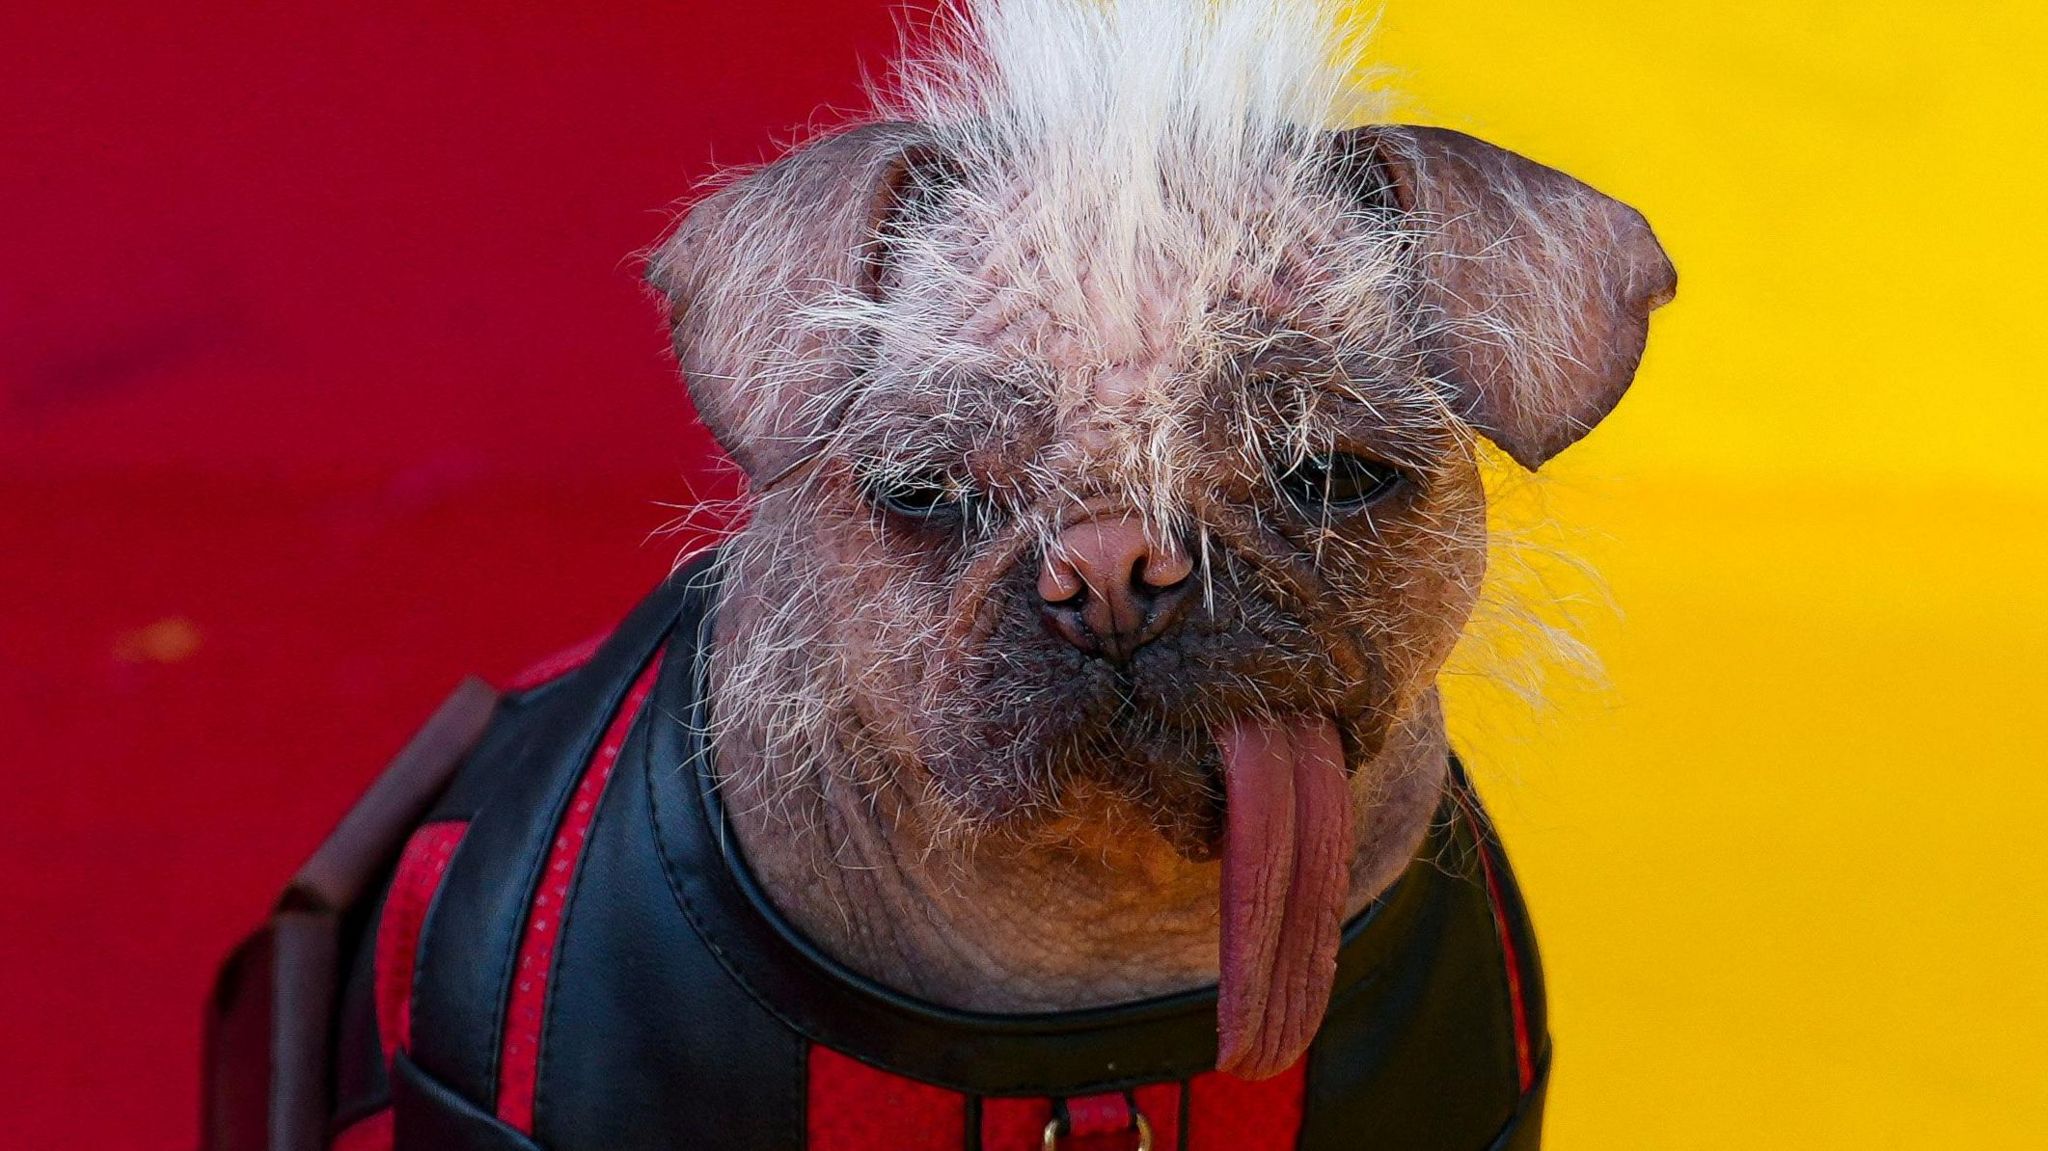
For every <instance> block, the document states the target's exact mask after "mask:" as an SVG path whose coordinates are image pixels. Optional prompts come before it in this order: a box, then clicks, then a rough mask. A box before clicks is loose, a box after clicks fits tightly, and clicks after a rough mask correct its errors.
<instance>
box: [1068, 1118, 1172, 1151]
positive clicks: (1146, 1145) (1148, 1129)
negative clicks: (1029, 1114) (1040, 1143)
mask: <svg viewBox="0 0 2048 1151" xmlns="http://www.w3.org/2000/svg"><path fill="white" fill-rule="evenodd" d="M1131 1118H1133V1119H1135V1120H1137V1121H1138V1149H1137V1151H1152V1125H1151V1124H1150V1123H1147V1122H1146V1121H1145V1116H1144V1114H1143V1113H1142V1112H1140V1111H1139V1110H1138V1109H1137V1108H1135V1107H1133V1108H1131ZM1059 1148H1060V1117H1059V1116H1057V1115H1055V1116H1053V1117H1052V1118H1050V1119H1048V1120H1046V1121H1045V1151H1059Z"/></svg>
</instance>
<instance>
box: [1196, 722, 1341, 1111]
mask: <svg viewBox="0 0 2048 1151" xmlns="http://www.w3.org/2000/svg"><path fill="white" fill-rule="evenodd" d="M1217 743H1218V744H1219V745H1220V746H1221V748H1222V750H1223V780H1224V787H1225V789H1226V794H1227V795H1228V797H1229V806H1228V807H1227V808H1226V810H1225V814H1224V834H1223V941H1222V943H1223V947H1222V952H1223V955H1222V972H1221V979H1220V985H1219V987H1218V1001H1217V1006H1216V1024H1217V1031H1218V1037H1217V1056H1216V1066H1217V1067H1218V1068H1220V1069H1222V1070H1224V1071H1228V1072H1231V1073H1232V1074H1235V1075H1238V1076H1241V1077H1243V1078H1246V1079H1263V1078H1265V1077H1267V1076H1270V1075H1277V1074H1279V1073H1280V1072H1282V1071H1284V1070H1286V1069H1287V1067H1288V1066H1289V1065H1290V1064H1292V1063H1293V1062H1294V1061H1295V1060H1296V1059H1297V1058H1299V1057H1300V1056H1301V1053H1302V1052H1303V1051H1306V1050H1308V1044H1309V1040H1311V1039H1313V1038H1315V1033H1316V1028H1317V1027H1319V1026H1320V1025H1321V1024H1322V1021H1323V1011H1324V1010H1325V1009H1326V1008H1327V1007H1328V1006H1329V1003H1330V985H1331V983H1332V982H1333V981H1334V980H1335V978H1336V974H1337V935H1338V928H1339V926H1340V923H1341V921H1342V919H1343V917H1344V903H1345V899H1346V897H1347V896H1348V895H1349V893H1350V887H1351V882H1350V880H1351V871H1350V863H1351V797H1350V792H1349V789H1348V788H1346V786H1345V782H1344V748H1343V744H1342V742H1341V741H1339V739H1338V738H1337V728H1336V725H1335V724H1333V723H1331V722H1330V720H1329V719H1327V718H1324V717H1320V716H1314V717H1309V716H1304V717H1298V718H1294V719H1288V720H1279V721H1267V722H1250V721H1247V722H1241V723H1238V724H1236V725H1234V726H1233V727H1231V728H1230V729H1229V730H1228V731H1225V732H1222V733H1220V734H1219V736H1218V738H1217Z"/></svg>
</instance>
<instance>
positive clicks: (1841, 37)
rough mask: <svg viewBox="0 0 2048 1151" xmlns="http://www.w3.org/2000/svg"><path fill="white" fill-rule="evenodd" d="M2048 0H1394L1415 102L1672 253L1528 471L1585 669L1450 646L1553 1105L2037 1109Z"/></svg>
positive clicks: (1387, 53)
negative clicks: (1565, 429) (1563, 445)
mask: <svg viewBox="0 0 2048 1151" xmlns="http://www.w3.org/2000/svg"><path fill="white" fill-rule="evenodd" d="M2044 7H2048V6H2043V5H2038V4H2017V3H2015V4H1952V5H1913V4H1900V3H1866V4H1847V3H1844V4H1822V3H1814V2H1804V3H1726V4H1715V5H1704V4H1682V3H1647V2H1640V0H1638V2H1626V3H1625V2H1618V0H1608V2H1599V3H1571V4H1567V3H1557V2H1540V0H1503V2H1478V0H1426V2H1425V0H1391V2H1390V3H1389V4H1388V5H1387V6H1386V8H1385V10H1384V14H1383V15H1382V17H1381V20H1380V30H1379V33H1378V35H1377V38H1376V44H1377V48H1376V51H1375V53H1374V55H1375V57H1376V58H1377V59H1378V60H1380V61H1381V62H1382V63H1384V64H1385V65H1387V66H1388V67H1390V68H1391V69H1393V76H1392V81H1393V84H1394V86H1395V87H1396V89H1397V90H1398V91H1399V92H1400V93H1401V94H1402V95H1401V97H1400V102H1399V104H1398V106H1397V107H1398V111H1400V112H1401V113H1402V114H1403V115H1404V116H1405V117H1406V118H1409V119H1416V120H1421V121H1423V122H1429V123H1437V124H1443V125H1446V126H1450V127H1456V128H1460V129H1463V130H1466V131H1470V132H1473V133H1475V134H1478V135H1481V136H1485V137H1487V138H1489V139H1491V140H1493V141H1495V142H1496V143H1500V144H1502V145H1505V146H1507V147H1511V148H1514V149H1516V150H1517V151H1521V152H1523V153H1525V154H1527V155H1530V156H1532V157H1534V158H1536V159H1539V160H1542V161H1544V162H1546V163H1549V164H1552V165H1555V166H1557V167H1561V168H1564V169H1565V170H1567V171H1570V172H1572V173H1573V174H1575V175H1578V176H1580V177H1581V178H1583V179H1586V180H1588V181H1589V182H1591V183H1593V184H1594V185H1595V186H1597V187H1600V188H1601V189H1603V190H1605V191H1608V192H1610V193H1612V194H1614V195H1616V196H1618V197H1620V198H1621V199H1624V200H1626V201H1628V202H1630V203H1632V204H1635V205H1636V206H1638V207H1639V208H1641V209H1642V210H1643V211H1644V213H1645V214H1646V215H1647V216H1648V217H1649V218H1650V220H1651V222H1652V223H1653V224H1654V225H1655V227H1656V229H1657V231H1658V233H1659V235H1660V236H1661V237H1662V239H1663V240H1664V242H1665V245H1666V247H1667V248H1668V249H1669V250H1670V252H1671V253H1672V255H1673V257H1674V259H1675V261H1676V263H1677V265H1678V267H1679V272H1680V288H1679V295H1678V301H1677V303H1676V304H1674V305H1673V306H1671V307H1670V308H1667V309H1666V310H1665V311H1664V312H1662V313H1660V314H1659V317H1658V319H1657V320H1656V322H1655V324H1654V325H1653V330H1652V336H1651V344H1650V353H1649V357H1648V359H1647V361H1646V362H1645V366H1644V369H1643V372H1642V374H1641V376H1640V377H1639V378H1638V380H1637V383H1636V386H1635V389H1634V391H1633V392H1632V394H1631V395H1630V396H1629V398H1628V399H1627V400H1626V401H1625V402H1624V403H1623V404H1622V406H1621V408H1620V409H1619V410H1618V411H1617V412H1616V413H1615V415H1614V416H1613V417H1612V418H1611V419H1610V420H1609V421H1608V422H1607V423H1606V424H1605V425H1603V426H1602V427H1601V428H1600V429H1599V430H1598V431H1596V432H1595V433H1594V435H1593V436H1592V437H1591V438H1590V439H1588V440H1587V441H1585V442H1584V443H1583V444H1581V445H1580V446H1579V447H1577V448H1575V449H1573V450H1572V451H1570V452H1568V453H1567V454H1566V455H1565V456H1564V457H1563V458H1562V459H1560V460H1559V461H1557V462H1556V463H1555V464H1553V465H1552V466H1551V467H1550V468H1546V469H1545V477H1546V478H1545V479H1544V480H1543V481H1542V482H1541V483H1540V484H1539V485H1537V489H1536V493H1535V494H1536V496H1540V499H1536V498H1534V497H1530V496H1527V495H1526V494H1517V495H1515V497H1514V498H1513V500H1511V501H1510V504H1511V506H1510V507H1509V508H1508V511H1507V515H1508V517H1509V518H1510V519H1516V520H1518V521H1522V522H1524V524H1525V525H1526V521H1527V520H1528V519H1529V517H1530V516H1532V515H1537V514H1547V515H1548V516H1550V517H1554V519H1555V520H1556V521H1557V523H1559V524H1563V525H1567V526H1565V527H1562V528H1558V527H1545V526H1543V525H1541V524H1538V525H1537V527H1536V529H1535V533H1536V534H1537V535H1539V536H1546V535H1547V536H1548V537H1550V538H1549V539H1547V540H1546V542H1557V541H1560V540H1561V541H1563V542H1564V544H1565V546H1566V547H1568V548H1569V550H1570V551H1572V552H1573V553H1574V554H1576V555H1578V556H1580V557H1582V558H1584V559H1585V560H1587V561H1589V562H1590V564H1591V565H1592V566H1593V567H1594V568H1596V569H1597V570H1598V571H1599V573H1600V576H1601V580H1602V583H1604V586H1605V588H1606V594H1607V596H1608V597H1609V598H1610V599H1611V600H1612V603H1613V607H1611V608H1609V607H1601V606H1592V607H1588V608H1583V609H1581V610H1578V611H1576V612H1574V613H1573V614H1575V615H1576V616H1577V618H1578V619H1579V621H1580V626H1579V633H1580V634H1581V635H1582V636H1583V637H1584V638H1585V639H1586V640H1587V641H1588V642H1589V643H1590V645H1591V646H1592V647H1593V648H1594V649H1595V650H1596V651H1597V652H1598V653H1599V655H1600V657H1601V660H1602V662H1603V663H1604V665H1605V669H1606V682H1605V684H1604V685H1602V686H1598V687H1593V686H1587V685H1586V684H1584V683H1582V682H1579V681H1577V680H1572V679H1569V678H1567V679H1563V680H1555V681H1554V682H1553V683H1552V685H1551V688H1552V690H1551V692H1550V700H1549V703H1548V704H1547V706H1544V707H1542V708H1540V709H1536V710H1533V711H1532V710H1531V709H1530V708H1529V707H1527V706H1525V705H1523V704H1521V703H1519V702H1516V701H1515V700H1513V699H1512V698H1510V697H1509V696H1508V695H1507V694H1506V693H1504V692H1502V691H1500V690H1498V689H1497V688H1496V687H1493V686H1490V685H1489V684H1488V683H1487V682H1486V681H1485V680H1484V679H1483V678H1478V677H1472V676H1464V675H1461V676H1457V677H1454V683H1453V687H1452V699H1453V731H1454V733H1455V734H1456V735H1457V736H1458V738H1459V742H1460V744H1461V746H1462V747H1463V748H1464V749H1465V750H1466V752H1467V754H1468V755H1469V756H1470V757H1471V758H1473V759H1474V760H1475V761H1476V764H1477V771H1478V774H1479V778H1480V782H1481V785H1482V788H1483V790H1484V791H1485V792H1486V795H1487V798H1488V801H1489V803H1490V804H1491V806H1492V807H1493V808H1494V810H1495V812H1496V814H1497V816H1498V819H1499V822H1500V823H1501V825H1502V828H1503V832H1504V834H1505V836H1506V838H1507V842H1508V846H1509V848H1510V850H1511V852H1512V853H1513V857H1514V860H1515V864H1516V866H1517V868H1518V869H1519V871H1520V873H1521V875H1522V878H1523V880H1524V882H1525V886H1526V888H1527V890H1528V895H1529V899H1530V902H1531V904H1532V905H1533V908H1534V912H1535V916H1536V924H1537V929H1538V932H1539V934H1540V936H1541V939H1542V942H1543V947H1544V956H1545V960H1546V963H1547V968H1548V975H1549V980H1550V990H1551V996H1552V1004H1553V1012H1554V1014H1553V1031H1554V1034H1555V1037H1556V1042H1557V1063H1556V1072H1555V1080H1554V1083H1553V1089H1552V1094H1551V1112H1550V1127H1549V1129H1550V1132H1551V1139H1550V1143H1549V1145H1550V1146H1553V1147H1557V1148H1561V1149H1563V1151H1580V1149H1590V1148H1624V1147H1625V1148H1637V1147H1647V1148H1678V1147H1712V1148H1748V1147H1797V1148H1807V1147H1858V1148H1865V1147H1973V1148H1975V1147H2030V1148H2038V1147H2048V1054H2044V1053H2048V960H2044V952H2048V862H2044V860H2048V831H2044V829H2043V828H2042V826H2041V816H2042V808H2043V799H2044V795H2048V784H2044V780H2043V777H2044V774H2048V720H2044V718H2043V717H2044V713H2048V700H2044V699H2043V695H2044V693H2043V691H2042V688H2043V687H2044V685H2048V684H2044V679H2048V677H2044V674H2043V671H2042V667H2043V664H2044V656H2048V586H2044V584H2048V581H2044V578H2043V576H2042V574H2041V569H2042V562H2041V561H2042V559H2043V558H2044V554H2048V544H2044V539H2048V525H2044V521H2048V399H2044V390H2043V388H2042V387H2041V384H2040V377H2041V373H2040V371H2039V370H2038V369H2037V365H2038V364H2040V363H2041V362H2043V360H2044V358H2048V349H2044V348H2042V347H2040V346H2039V334H2038V332H2037V330H2036V324H2035V322H2034V321H2035V318H2036V316H2037V315H2038V314H2039V313H2040V311H2041V308H2042V305H2043V303H2044V295H2048V294H2044V293H2043V292H2041V291H2040V290H2039V289H2038V287H2037V281H2038V278H2039V277H2041V276H2042V275H2043V274H2048V264H2044V260H2043V258H2044V256H2048V245H2044V244H2043V243H2042V242H2041V241H2042V235H2041V233H2042V229H2041V227H2040V224H2039V216H2040V214H2041V213H2042V212H2043V211H2044V207H2048V206H2044V204H2043V199H2042V195H2041V184H2042V181H2041V179H2040V176H2041V172H2042V169H2043V161H2042V158H2041V157H2042V150H2043V149H2044V148H2048V114H2044V110H2048V100H2044V98H2043V96H2042V95H2041V93H2042V89H2043V87H2044V85H2048V36H2044V35H2043V31H2044V25H2048V20H2044V16H2043V12H2044ZM1553 586H1573V587H1574V593H1575V594H1583V593H1584V590H1585V589H1584V588H1578V587H1576V586H1574V585H1573V581H1571V580H1569V579H1566V580H1564V581H1563V585H1558V584H1555V583H1554V584H1553ZM1475 662H1483V661H1475V660H1474V659H1473V658H1471V656H1470V654H1469V653H1468V654H1467V656H1466V657H1465V658H1463V659H1462V660H1461V664H1463V665H1467V666H1469V665H1472V664H1474V663H1475Z"/></svg>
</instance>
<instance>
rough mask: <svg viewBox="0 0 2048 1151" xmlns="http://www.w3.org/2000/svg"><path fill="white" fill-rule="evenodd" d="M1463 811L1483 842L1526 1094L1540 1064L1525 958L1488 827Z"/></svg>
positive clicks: (1488, 894)
mask: <svg viewBox="0 0 2048 1151" xmlns="http://www.w3.org/2000/svg"><path fill="white" fill-rule="evenodd" d="M1461 810H1462V812H1463V814H1464V816H1465V820H1466V822H1467V824H1469V825H1470V826H1471V828H1472V836H1473V838H1474V839H1475V840H1477V841H1478V843H1479V867H1480V870H1482V871H1484V872H1485V873H1486V902H1487V904H1488V906H1490V907H1491V908H1492V909H1493V929H1494V931H1495V932H1496V933H1497V934H1499V936H1500V951H1501V955H1502V956H1504V957H1505V958H1506V960H1507V969H1508V970H1507V976H1508V1008H1509V1009H1510V1010H1511V1011H1513V1012H1514V1017H1515V1080H1516V1082H1517V1083H1519V1084H1520V1085H1521V1089H1522V1093H1523V1094H1524V1095H1526V1094H1528V1093H1529V1088H1530V1087H1532V1086H1534V1085H1535V1083H1536V1063H1535V1058H1534V1055H1533V1050H1532V1046H1531V1044H1530V1039H1529V1005H1528V1002H1527V993H1526V992H1525V991H1523V989H1522V959H1521V956H1520V955H1519V954H1517V953H1516V951H1515V934H1514V932H1513V931H1510V930H1509V929H1508V917H1507V911H1506V909H1505V908H1504V907H1503V906H1502V905H1501V892H1500V876H1499V874H1498V873H1497V872H1496V871H1495V870H1494V866H1493V852H1492V850H1491V849H1489V848H1488V847H1487V844H1486V829H1485V828H1483V827H1481V826H1480V823H1479V819H1478V818H1477V817H1476V816H1474V815H1473V813H1472V810H1471V809H1470V808H1469V807H1468V808H1462V809H1461Z"/></svg>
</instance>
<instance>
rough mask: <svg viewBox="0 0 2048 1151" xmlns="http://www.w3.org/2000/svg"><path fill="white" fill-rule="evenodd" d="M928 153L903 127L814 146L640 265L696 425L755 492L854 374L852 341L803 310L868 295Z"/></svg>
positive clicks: (796, 452)
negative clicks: (663, 312)
mask: <svg viewBox="0 0 2048 1151" xmlns="http://www.w3.org/2000/svg"><path fill="white" fill-rule="evenodd" d="M931 153H932V148H931V146H930V144H929V142H928V136H927V134H926V133H925V131H924V130H923V129H922V128H920V127H919V126H918V125H915V124H907V123H884V124H871V125H867V126H864V127H859V128H854V129H851V130H849V131H846V132H842V133H840V134H838V135H835V136H831V137H827V138H826V139H823V140H820V141H818V142H817V143H814V144H811V145H810V146H808V147H806V148H803V149H802V150H800V151H797V152H794V153H792V154H790V155H788V156H785V157H783V158H782V159H781V160H778V161H777V162H775V163H774V164H771V165H769V166H768V167H766V168H763V169H761V170H760V171H758V172H755V173H753V174H752V175H750V176H748V177H747V178H745V179H743V180H740V181H738V182H736V183H733V184H729V185H727V186H726V187H724V188H721V189H720V190H718V191H717V192H716V193H714V194H712V195H711V196H708V197H706V198H705V199H704V200H703V201H701V202H699V203H698V204H697V205H696V206H695V207H694V208H692V209H691V210H690V212H689V214H688V215H687V216H685V217H684V219H683V221H682V223H681V224H680V225H678V226H677V227H676V229H675V231H674V233H673V234H671V235H670V236H669V238H668V239H667V241H665V242H664V243H663V244H662V245H661V247H660V248H659V249H658V250H657V251H656V252H655V254H654V257H653V259H652V260H651V261H650V262H649V265H648V272H647V278H648V282H649V283H651V284H652V285H653V286H654V287H655V288H656V289H657V290H658V291H660V292H661V294H662V295H663V296H664V297H665V298H666V299H667V301H668V313H669V330H670V334H671V337H672V338H673V340H674V343H675V351H676V359H677V361H678V363H680V365H681V366H682V370H683V376H684V378H685V380H686V381H687V382H688V385H689V388H690V398H691V400H692V401H694V402H695V404H696V406H697V414H698V415H699V417H701V418H702V419H703V421H704V423H705V425H706V426H707V427H709V428H710V430H711V433H712V435H714V436H716V437H717V438H718V442H719V444H720V445H722V446H723V447H724V448H725V450H726V452H727V453H728V454H730V455H731V456H732V458H733V459H734V460H735V461H736V462H737V463H738V464H739V465H740V467H742V468H743V469H745V470H746V472H747V474H748V476H749V477H751V478H752V479H754V480H755V481H756V482H757V483H759V482H766V481H768V480H771V479H773V478H774V477H776V476H778V475H779V474H780V473H782V472H783V471H784V470H785V469H787V468H788V467H790V466H791V465H792V464H793V463H794V462H796V461H798V460H800V459H802V458H803V457H804V455H805V454H806V453H807V449H809V448H810V447H811V446H812V445H813V444H814V443H815V441H816V440H817V438H818V436H819V435H820V433H821V432H822V431H823V430H824V425H825V424H826V423H828V422H829V421H830V420H831V419H832V416H833V409H834V408H835V407H836V406H837V405H838V403H839V402H840V399H841V393H842V392H843V391H844V390H845V387H846V385H847V383H848V381H849V380H850V379H852V378H853V376H854V374H855V372H856V371H857V360H856V357H857V356H858V354H859V349H858V347H857V346H856V343H855V340H854V338H853V334H852V333H851V332H847V331H841V330H834V329H831V328H828V327H824V326H820V325H817V324H815V323H806V322H805V312H806V310H807V309H810V308H813V307H815V306H817V305H820V304H825V303H828V302H830V301H832V300H834V299H843V298H844V297H845V296H846V295H847V294H848V293H860V294H866V295H870V296H872V295H873V294H874V292H875V291H876V289H877V285H878V283H879V280H880V276H881V269H882V263H883V261H884V259H885V258H886V251H885V246H886V236H887V233H888V229H889V226H890V222H891V221H892V219H894V218H895V217H896V216H897V215H898V214H899V212H900V210H901V208H902V206H903V204H904V203H905V200H906V197H907V196H909V195H911V194H912V193H913V192H915V191H916V190H918V189H919V188H922V187H926V186H928V185H930V184H931V183H933V181H934V180H935V179H936V178H937V177H935V176H934V175H933V174H934V173H935V172H940V171H942V170H943V168H944V165H943V164H940V163H938V162H936V160H935V159H934V157H933V156H932V154H931Z"/></svg>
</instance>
